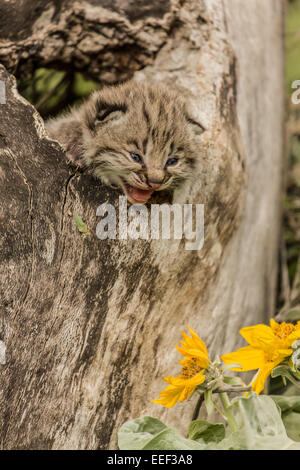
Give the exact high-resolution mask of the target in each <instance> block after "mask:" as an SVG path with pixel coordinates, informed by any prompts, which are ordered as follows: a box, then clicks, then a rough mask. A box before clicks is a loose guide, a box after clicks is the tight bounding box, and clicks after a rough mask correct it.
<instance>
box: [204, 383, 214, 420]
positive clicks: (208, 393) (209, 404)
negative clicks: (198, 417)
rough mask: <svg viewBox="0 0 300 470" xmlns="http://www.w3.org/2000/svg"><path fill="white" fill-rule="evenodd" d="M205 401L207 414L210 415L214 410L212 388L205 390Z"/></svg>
mask: <svg viewBox="0 0 300 470" xmlns="http://www.w3.org/2000/svg"><path fill="white" fill-rule="evenodd" d="M204 403H205V406H206V411H207V415H208V416H210V415H211V413H212V412H213V410H214V402H213V399H212V389H209V390H205V392H204Z"/></svg>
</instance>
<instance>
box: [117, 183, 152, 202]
mask: <svg viewBox="0 0 300 470" xmlns="http://www.w3.org/2000/svg"><path fill="white" fill-rule="evenodd" d="M124 188H125V194H126V196H127V198H128V200H129V201H130V202H131V203H132V204H145V203H146V202H147V201H148V200H149V199H150V197H151V195H152V193H153V192H154V190H153V189H139V188H134V187H133V186H130V185H129V184H124Z"/></svg>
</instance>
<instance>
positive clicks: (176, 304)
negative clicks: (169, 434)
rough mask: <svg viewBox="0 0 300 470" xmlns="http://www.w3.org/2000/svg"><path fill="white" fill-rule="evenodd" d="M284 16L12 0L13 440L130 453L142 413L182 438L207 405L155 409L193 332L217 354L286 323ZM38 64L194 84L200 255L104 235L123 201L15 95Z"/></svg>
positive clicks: (5, 396)
mask: <svg viewBox="0 0 300 470" xmlns="http://www.w3.org/2000/svg"><path fill="white" fill-rule="evenodd" d="M283 14H284V12H283V4H282V2H280V1H277V2H274V1H273V0H264V2H261V1H259V0H251V1H249V2H245V1H244V0H235V1H232V0H225V1H221V0H210V1H204V0H201V1H200V0H189V1H181V0H170V1H166V2H160V1H158V0H157V1H152V2H149V1H143V2H134V3H133V2H131V1H129V0H124V1H122V2H121V1H118V0H114V1H112V2H107V1H106V0H89V1H76V2H70V1H64V0H63V1H61V2H57V1H52V2H51V1H50V2H49V1H47V2H46V1H45V0H39V1H37V2H34V3H33V2H31V1H29V0H23V1H22V2H18V4H17V3H16V2H15V1H8V2H3V3H2V4H1V6H0V18H1V19H0V61H1V63H2V65H1V66H0V80H1V81H0V83H4V84H5V86H4V91H5V93H4V94H5V96H4V97H3V96H2V99H1V100H0V163H1V167H0V179H1V184H0V200H1V205H0V210H1V212H0V216H1V224H0V231H1V238H0V240H1V251H0V259H1V272H0V295H1V323H0V325H1V327H0V363H1V364H0V374H1V387H0V442H1V448H3V449H16V448H17V449H108V448H111V449H115V448H117V444H116V434H117V431H118V429H119V427H120V426H121V425H122V424H123V423H124V422H125V421H126V420H127V419H130V418H136V417H138V416H140V415H142V414H151V415H153V416H156V417H158V418H160V419H162V420H163V421H164V422H166V423H167V424H169V425H177V426H179V427H181V428H182V429H183V430H184V431H185V424H186V423H187V420H188V419H190V418H191V416H192V411H193V407H194V406H195V400H196V398H193V399H192V400H191V401H190V402H189V403H187V404H186V406H180V405H177V406H176V407H175V408H174V409H165V408H163V407H160V406H158V405H155V404H153V403H151V399H153V398H156V397H157V396H158V393H159V391H160V390H161V389H162V387H163V382H162V381H161V377H162V376H167V375H171V374H173V375H174V374H176V373H177V372H178V368H177V366H176V367H175V369H174V364H177V363H178V359H179V358H178V353H177V351H176V350H175V348H174V345H175V344H176V343H177V344H179V343H178V342H179V341H180V336H181V335H180V330H181V329H183V328H185V327H186V326H187V325H189V326H191V327H192V328H193V329H194V330H195V331H197V333H198V334H199V336H200V337H201V338H202V339H203V340H204V341H205V342H206V344H207V347H208V350H209V353H210V356H211V358H212V359H213V358H214V356H215V355H216V354H220V353H225V352H230V351H231V350H232V349H233V348H235V347H237V346H240V345H241V344H242V342H241V338H239V336H238V330H239V328H240V327H242V326H247V325H250V324H254V323H257V322H260V321H266V320H267V318H268V317H269V316H270V315H272V314H273V313H274V305H275V293H276V279H277V258H278V245H279V234H280V223H281V192H282V168H283V152H282V147H283V110H284V101H283V92H284V87H283ZM37 66H55V67H62V68H64V67H74V68H76V69H77V70H82V71H84V72H86V73H88V74H89V75H90V76H92V77H93V78H96V79H97V80H99V81H101V82H105V83H114V82H116V81H120V80H124V79H128V78H131V77H133V76H134V77H135V78H136V79H137V80H151V81H158V82H163V83H164V84H168V85H170V86H172V84H174V83H176V85H178V86H180V87H182V89H185V90H187V94H188V96H189V97H188V98H187V99H189V101H190V106H191V107H192V108H193V112H194V114H195V115H196V116H197V118H198V119H199V122H201V123H202V124H203V126H204V127H205V129H206V130H205V132H204V133H203V134H202V136H201V141H200V142H199V147H200V146H201V158H202V159H203V161H202V164H201V172H199V174H198V175H197V180H196V184H195V185H194V186H193V187H191V188H190V192H189V194H187V196H186V202H187V203H190V204H204V243H203V246H202V248H201V249H199V250H187V249H186V245H185V240H184V239H182V240H172V239H171V240H151V239H149V240H132V239H130V238H128V239H127V240H119V239H106V240H100V239H99V238H98V237H97V234H96V227H97V224H98V223H99V216H97V207H98V206H99V205H100V204H103V203H106V202H109V203H110V204H112V205H114V207H116V209H117V208H118V204H119V197H120V196H121V193H120V192H119V191H117V190H113V189H111V188H108V187H105V186H103V185H102V184H101V183H100V182H99V181H97V180H96V179H94V178H93V177H92V176H90V175H88V174H86V173H84V172H83V173H82V172H78V171H76V170H74V169H73V168H71V167H70V166H69V165H68V164H67V162H66V157H65V155H64V153H63V150H62V148H61V147H60V145H59V143H58V142H55V141H52V140H51V139H50V138H49V137H48V136H47V134H46V132H45V130H44V123H43V121H42V119H41V117H40V116H39V114H38V113H37V111H36V110H35V109H34V107H33V106H32V105H30V104H29V103H28V102H26V100H25V99H24V98H22V97H21V96H20V95H19V94H18V92H17V88H16V82H15V77H17V78H19V77H21V76H23V75H24V74H26V73H29V72H31V71H32V70H34V69H35V68H36V67H37ZM4 98H5V99H4ZM199 158H200V157H199ZM74 214H78V215H80V216H81V217H82V219H83V221H84V223H85V224H86V226H87V230H88V233H81V232H80V231H79V230H78V227H77V226H76V223H75V222H74V217H73V216H74Z"/></svg>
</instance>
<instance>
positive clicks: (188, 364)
mask: <svg viewBox="0 0 300 470" xmlns="http://www.w3.org/2000/svg"><path fill="white" fill-rule="evenodd" d="M182 362H184V364H183V365H182V370H181V374H180V375H181V377H182V378H184V379H190V378H191V377H194V376H195V375H197V374H198V373H199V372H200V371H201V370H203V367H201V365H200V364H199V360H198V358H197V357H192V358H190V359H185V361H182Z"/></svg>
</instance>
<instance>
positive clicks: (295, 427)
mask: <svg viewBox="0 0 300 470" xmlns="http://www.w3.org/2000/svg"><path fill="white" fill-rule="evenodd" d="M282 421H283V424H284V426H285V429H286V432H287V435H288V436H289V437H290V438H291V439H293V440H294V441H297V442H300V414H299V413H295V412H294V411H291V412H290V413H287V414H286V415H283V417H282Z"/></svg>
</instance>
